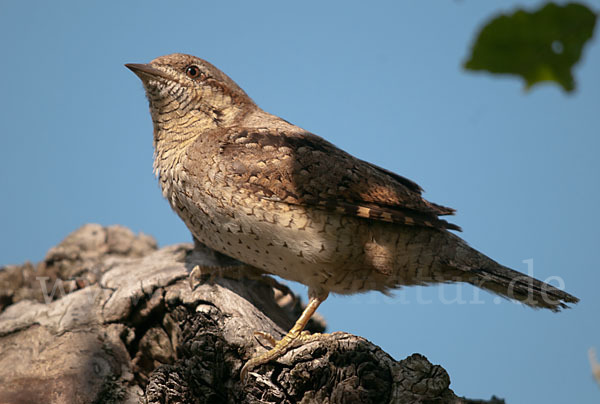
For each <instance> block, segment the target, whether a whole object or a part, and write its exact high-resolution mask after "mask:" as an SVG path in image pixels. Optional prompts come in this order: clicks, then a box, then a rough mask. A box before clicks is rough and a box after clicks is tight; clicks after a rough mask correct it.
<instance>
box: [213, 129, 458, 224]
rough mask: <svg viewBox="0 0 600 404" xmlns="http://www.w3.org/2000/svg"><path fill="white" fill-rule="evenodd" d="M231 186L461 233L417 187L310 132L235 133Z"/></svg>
mask: <svg viewBox="0 0 600 404" xmlns="http://www.w3.org/2000/svg"><path fill="white" fill-rule="evenodd" d="M219 159H221V161H222V162H223V163H224V164H225V167H226V170H225V172H227V173H229V174H228V176H229V180H230V181H234V182H235V184H236V186H239V187H241V188H243V189H246V190H248V191H249V192H252V193H254V194H257V195H259V196H260V197H263V198H268V199H271V200H276V201H281V202H285V203H289V204H295V205H309V206H314V207H318V208H321V209H325V210H329V211H337V212H339V213H342V214H345V215H350V216H358V217H363V218H365V219H371V220H379V221H385V222H390V223H397V224H404V225H410V226H424V227H432V228H437V229H453V230H460V228H459V227H458V226H456V225H454V224H452V223H448V222H447V221H445V220H442V219H439V217H438V216H441V215H450V214H453V213H454V210H453V209H451V208H447V207H444V206H440V205H437V204H434V203H431V202H428V201H427V200H425V199H424V198H423V197H422V196H421V192H422V189H421V187H419V185H417V184H416V183H414V182H412V181H410V180H409V179H407V178H404V177H402V176H400V175H397V174H394V173H392V172H390V171H388V170H385V169H382V168H380V167H378V166H376V165H373V164H370V163H367V162H365V161H363V160H360V159H357V158H355V157H353V156H351V155H350V154H348V153H346V152H344V151H343V150H341V149H339V148H337V147H335V146H334V145H333V144H331V143H329V142H327V141H326V140H324V139H322V138H321V137H319V136H316V135H314V134H312V133H309V132H304V131H297V132H283V131H280V130H272V129H271V130H266V129H264V130H263V129H245V128H233V129H231V130H230V131H229V133H228V134H227V136H225V139H224V141H223V142H222V143H221V146H220V153H219Z"/></svg>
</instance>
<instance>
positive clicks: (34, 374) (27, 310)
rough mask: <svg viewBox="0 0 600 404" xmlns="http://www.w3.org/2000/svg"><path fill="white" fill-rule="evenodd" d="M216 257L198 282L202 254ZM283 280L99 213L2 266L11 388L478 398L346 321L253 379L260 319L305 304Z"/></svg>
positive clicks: (287, 398) (269, 326)
mask: <svg viewBox="0 0 600 404" xmlns="http://www.w3.org/2000/svg"><path fill="white" fill-rule="evenodd" d="M225 261H226V260H225ZM215 264H217V265H221V266H220V267H217V268H216V271H215V268H213V270H212V271H211V273H210V274H208V275H207V276H205V277H203V278H202V279H200V280H199V281H196V282H190V279H189V272H190V270H191V269H192V268H193V267H195V266H196V265H200V269H201V272H203V273H205V272H206V271H207V269H208V266H211V265H215ZM222 265H225V266H227V268H225V267H224V266H222ZM221 271H224V273H226V274H227V275H229V276H231V275H232V274H233V273H237V274H238V275H239V274H248V273H251V272H252V276H251V279H248V278H246V277H241V278H240V277H239V276H237V278H239V279H235V278H236V277H235V276H233V277H223V276H219V275H223V274H222V273H219V272H221ZM274 286H277V285H276V283H275V282H274V281H273V280H272V279H271V278H268V279H265V277H261V275H260V274H259V273H258V272H256V271H252V270H250V269H249V268H247V267H241V266H240V267H235V266H231V262H229V261H228V262H224V261H223V259H222V257H215V256H211V254H210V252H208V251H205V250H204V251H203V250H201V249H196V250H193V248H192V246H191V245H188V244H180V245H174V246H169V247H165V248H162V249H157V247H156V243H155V242H154V240H153V239H152V238H151V237H149V236H145V235H138V236H135V235H134V234H133V233H132V232H131V231H129V230H128V229H125V228H123V227H119V226H111V227H102V226H99V225H86V226H84V227H82V228H80V229H79V230H77V231H75V232H74V233H72V234H71V235H69V236H68V237H67V238H66V239H65V240H64V241H63V242H62V243H61V244H59V245H58V246H56V247H54V248H52V249H51V250H50V251H49V252H48V255H47V257H46V259H45V260H44V261H42V262H41V263H39V264H37V265H33V264H30V263H26V264H24V265H21V266H7V267H4V268H0V310H1V312H0V402H1V403H29V402H53V403H137V402H147V403H174V402H182V403H209V402H210V403H220V402H223V403H257V402H260V403H296V402H302V403H324V402H329V403H405V402H406V403H413V402H439V403H461V402H465V403H466V402H475V401H469V400H465V399H461V398H458V397H456V396H455V395H454V393H453V392H452V390H450V388H449V385H450V378H449V376H448V374H447V373H446V371H445V370H444V369H443V368H442V367H440V366H437V365H432V364H431V363H429V361H428V360H427V359H426V358H425V357H424V356H422V355H419V354H413V355H411V356H410V357H408V358H406V359H404V360H401V361H395V360H394V359H393V358H391V357H390V356H389V355H388V354H386V353H385V352H383V351H382V350H381V349H380V348H379V347H377V346H376V345H373V344H372V343H370V342H369V341H367V340H365V339H363V338H361V337H357V336H353V335H350V334H346V333H334V334H331V335H325V336H323V337H322V338H320V339H318V340H315V341H312V342H309V343H307V344H304V345H299V346H295V347H294V348H293V349H292V350H290V351H289V352H288V353H287V354H285V355H284V356H282V357H281V358H280V359H278V360H277V361H275V362H273V363H270V364H268V365H265V366H262V367H260V368H259V369H256V370H255V371H254V372H251V374H250V378H249V381H248V383H247V384H245V385H244V384H242V383H241V382H240V379H239V372H240V369H241V367H242V365H243V363H244V362H245V361H246V360H248V358H250V357H251V356H252V355H254V354H255V353H256V352H258V351H260V350H263V349H264V347H263V346H262V345H261V342H262V341H261V340H260V339H259V338H257V337H255V336H254V332H255V331H262V332H267V333H270V334H272V335H273V336H275V337H280V336H281V335H283V332H284V330H287V329H288V328H289V327H290V326H291V325H292V324H293V321H294V320H295V318H296V316H297V315H298V313H299V311H300V310H301V305H300V300H299V299H298V297H297V296H294V295H292V294H289V293H286V288H285V287H283V286H282V287H275V288H274ZM309 328H310V329H311V331H322V330H323V328H324V323H323V322H322V321H321V320H319V318H317V319H316V321H312V322H311V324H310V325H309ZM493 400H496V399H493ZM478 402H479V401H478ZM490 402H494V403H500V402H503V401H501V400H496V401H490Z"/></svg>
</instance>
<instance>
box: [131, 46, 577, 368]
mask: <svg viewBox="0 0 600 404" xmlns="http://www.w3.org/2000/svg"><path fill="white" fill-rule="evenodd" d="M125 66H126V67H127V68H129V69H130V70H131V71H133V72H134V73H135V74H136V75H137V76H138V77H139V78H140V79H141V81H142V83H143V86H144V88H145V92H146V96H147V99H148V101H149V107H150V115H151V118H152V122H153V132H154V137H153V143H154V152H155V153H154V170H155V173H156V175H157V177H158V181H159V184H160V186H161V189H162V193H163V196H164V197H165V198H166V199H167V200H168V201H169V203H170V205H171V207H172V208H173V210H174V211H175V212H176V213H177V214H178V215H179V217H180V218H181V219H182V220H183V222H184V223H185V224H186V226H187V228H188V229H189V230H190V232H191V233H192V235H193V238H194V240H195V242H197V243H198V244H200V245H203V246H205V247H206V248H207V249H210V250H213V251H215V253H217V254H221V255H223V256H226V257H230V258H232V259H234V260H237V261H239V262H241V263H244V264H247V265H249V266H251V267H255V268H258V269H259V270H261V271H264V272H265V273H268V274H274V275H278V276H280V277H281V278H284V279H287V280H290V281H295V282H299V283H301V284H304V285H306V286H308V297H309V300H308V304H307V305H306V307H305V309H304V311H303V312H302V314H301V316H300V317H299V319H298V320H297V322H296V323H295V324H294V326H293V327H292V328H291V329H290V330H289V332H288V333H287V334H286V335H285V336H284V337H283V338H282V339H281V340H279V341H275V340H274V339H272V338H271V340H272V341H271V342H272V348H271V349H270V350H268V351H267V352H265V353H263V354H261V355H258V356H255V357H253V358H251V359H250V360H249V361H248V362H246V364H245V365H244V366H243V368H242V370H241V377H242V379H245V378H246V377H247V375H248V372H249V371H250V370H252V369H255V368H257V367H259V366H261V365H263V364H266V363H268V362H270V361H271V360H274V359H276V358H277V357H279V356H280V355H282V354H283V353H284V352H286V350H287V349H289V348H290V346H291V345H292V344H293V343H295V342H298V341H300V342H301V341H302V340H303V339H306V338H308V337H310V336H308V334H307V332H306V331H304V327H305V326H306V324H307V322H308V321H309V319H310V318H311V316H312V315H313V314H314V313H315V311H316V309H317V308H318V307H319V305H320V304H321V303H322V302H323V301H325V299H327V297H328V296H329V294H340V295H350V294H355V293H361V292H367V291H380V292H383V293H389V292H390V291H392V290H394V289H398V288H401V287H405V286H413V285H431V284H438V283H450V282H464V283H469V284H472V285H475V286H477V287H480V288H483V289H485V290H487V291H490V292H492V293H495V294H498V295H500V296H503V297H505V298H508V299H513V300H516V301H520V302H522V303H523V304H525V305H527V306H531V307H533V308H544V309H549V310H552V311H555V312H556V311H560V310H561V309H564V308H567V307H569V305H568V304H569V303H577V302H578V299H577V298H576V297H575V296H573V295H571V294H569V293H567V292H565V291H563V290H561V289H558V288H556V287H554V286H551V285H549V284H547V283H544V282H541V281H539V280H537V279H534V278H532V277H529V276H528V275H525V274H522V273H520V272H517V271H515V270H512V269H510V268H508V267H506V266H503V265H501V264H499V263H497V262H496V261H494V260H492V259H491V258H489V257H487V256H486V255H484V254H483V253H481V252H479V251H477V250H475V249H474V248H472V247H470V246H469V245H468V244H467V242H465V241H464V240H462V239H461V238H460V237H458V236H457V235H456V234H455V232H457V231H460V230H461V229H460V227H459V226H457V225H456V224H453V223H451V222H449V221H447V220H446V219H444V218H443V217H445V216H449V215H453V214H454V213H455V210H454V209H452V208H448V207H445V206H442V205H439V204H436V203H433V202H430V201H428V200H426V199H425V198H424V197H423V195H422V194H423V190H422V188H421V187H420V186H419V185H417V184H416V183H415V182H413V181H411V180H410V179H408V178H405V177H403V176H401V175H398V174H396V173H394V172H392V171H389V170H387V169H385V168H382V167H379V166H377V165H375V164H372V163H369V162H367V161H364V160H361V159H359V158H357V157H354V156H352V155H351V154H349V153H347V152H345V151H343V150H342V149H340V148H338V147H336V146H335V145H333V144H332V143H330V142H328V141H327V140H325V139H323V138H322V137H319V136H317V135H315V134H313V133H310V132H308V131H306V130H304V129H302V128H300V127H298V126H296V125H293V124H292V123H290V122H288V121H286V120H284V119H282V118H280V117H277V116H275V115H272V114H270V113H268V112H266V111H264V110H262V109H261V108H260V107H259V106H258V105H257V104H256V103H255V102H254V101H253V100H252V99H251V98H250V97H249V96H248V95H247V94H246V93H245V92H244V90H242V88H240V87H239V86H238V85H237V84H236V83H235V82H234V81H233V80H232V79H231V78H229V77H228V76H227V75H226V74H225V73H223V72H222V71H221V70H219V69H218V68H217V67H215V66H213V65H212V64H211V63H209V62H207V61H206V60H203V59H201V58H198V57H195V56H192V55H187V54H180V53H174V54H170V55H165V56H161V57H158V58H156V59H154V60H152V61H151V62H150V63H147V64H134V63H131V64H126V65H125Z"/></svg>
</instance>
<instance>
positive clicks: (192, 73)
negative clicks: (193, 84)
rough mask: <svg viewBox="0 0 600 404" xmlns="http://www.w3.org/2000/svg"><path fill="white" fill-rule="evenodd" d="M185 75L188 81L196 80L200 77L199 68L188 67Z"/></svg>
mask: <svg viewBox="0 0 600 404" xmlns="http://www.w3.org/2000/svg"><path fill="white" fill-rule="evenodd" d="M185 74H186V75H187V76H188V77H189V78H190V79H197V78H198V77H200V68H199V67H198V66H194V65H192V66H188V67H187V68H186V69H185Z"/></svg>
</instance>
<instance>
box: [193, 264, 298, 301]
mask: <svg viewBox="0 0 600 404" xmlns="http://www.w3.org/2000/svg"><path fill="white" fill-rule="evenodd" d="M217 278H228V279H234V280H241V279H244V278H245V279H250V280H253V281H259V282H262V283H264V284H265V285H267V286H270V287H272V288H273V289H275V290H278V291H279V292H280V293H281V295H280V296H287V295H291V296H293V295H294V293H293V292H292V291H291V289H290V288H288V287H287V286H286V285H283V284H281V283H279V282H277V281H276V280H275V278H272V277H271V276H269V275H267V274H266V273H265V272H264V271H262V270H260V269H258V268H255V267H252V266H250V265H245V264H244V265H234V266H223V267H209V266H204V265H203V266H200V265H196V266H194V268H193V269H192V270H191V271H190V275H189V277H188V281H189V284H190V288H191V289H194V288H195V287H196V286H198V284H200V283H204V282H207V283H208V284H209V285H211V284H213V283H215V281H216V279H217Z"/></svg>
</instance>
